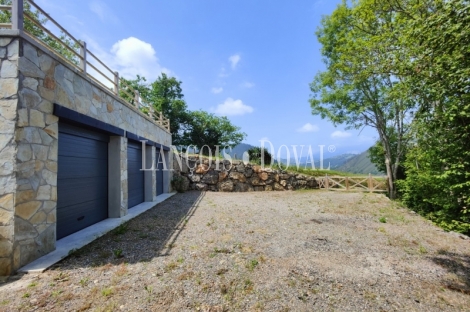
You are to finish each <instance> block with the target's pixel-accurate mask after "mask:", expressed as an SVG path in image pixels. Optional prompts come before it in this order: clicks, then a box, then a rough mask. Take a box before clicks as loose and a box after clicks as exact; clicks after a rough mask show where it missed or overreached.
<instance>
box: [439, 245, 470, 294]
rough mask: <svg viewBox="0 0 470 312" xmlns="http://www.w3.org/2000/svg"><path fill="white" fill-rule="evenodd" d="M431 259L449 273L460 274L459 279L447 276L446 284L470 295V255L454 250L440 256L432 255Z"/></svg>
mask: <svg viewBox="0 0 470 312" xmlns="http://www.w3.org/2000/svg"><path fill="white" fill-rule="evenodd" d="M431 260H432V261H433V262H435V263H436V264H438V265H440V266H441V267H443V268H445V269H446V270H447V271H449V273H454V274H455V275H457V276H458V280H454V279H450V278H445V279H444V280H443V283H444V286H445V287H446V288H448V289H450V290H453V291H458V292H462V293H465V294H467V295H470V257H469V256H467V255H462V254H458V253H453V252H443V253H442V254H441V255H439V256H435V257H431Z"/></svg>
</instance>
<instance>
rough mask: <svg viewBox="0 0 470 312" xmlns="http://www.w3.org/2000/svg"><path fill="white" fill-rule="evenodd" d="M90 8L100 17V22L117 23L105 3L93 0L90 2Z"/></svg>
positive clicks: (116, 19)
mask: <svg viewBox="0 0 470 312" xmlns="http://www.w3.org/2000/svg"><path fill="white" fill-rule="evenodd" d="M89 7H90V10H91V11H92V12H93V13H95V14H96V15H98V17H99V18H100V20H101V22H103V23H105V22H108V21H109V22H112V23H117V22H118V18H117V17H116V16H115V15H114V14H113V13H112V10H111V8H110V7H109V6H108V5H106V3H104V2H102V1H99V0H94V1H92V2H90V5H89Z"/></svg>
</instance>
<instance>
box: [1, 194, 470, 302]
mask: <svg viewBox="0 0 470 312" xmlns="http://www.w3.org/2000/svg"><path fill="white" fill-rule="evenodd" d="M0 310H1V311H17V310H20V311H33V310H34V311H86V310H91V311H313V310H314V311H393V310H400V311H469V310H470V240H468V239H465V237H463V236H462V237H459V236H458V235H456V234H451V233H445V232H443V231H442V230H440V229H439V228H437V227H435V226H434V225H432V224H430V223H429V222H428V221H426V220H424V219H422V218H421V217H420V216H418V215H416V214H414V213H412V212H410V211H408V210H405V209H402V208H400V207H397V205H396V204H394V203H392V202H390V201H389V200H388V199H387V198H386V197H385V196H383V195H376V194H362V193H346V192H332V191H330V192H327V191H319V190H313V191H297V192H262V193H261V192H260V193H257V192H255V193H200V192H188V193H184V194H177V195H175V196H173V197H172V198H170V199H169V200H167V201H165V202H164V203H161V204H159V205H158V206H156V207H155V208H153V209H151V210H149V211H148V212H146V213H144V214H143V215H141V216H139V217H138V218H136V219H134V220H132V221H130V222H128V223H127V224H126V225H124V226H121V227H120V228H118V229H116V230H115V231H113V232H112V233H109V234H108V235H106V236H104V237H102V238H100V239H98V240H97V241H95V242H93V243H92V244H90V245H88V246H86V247H84V248H82V249H81V250H78V251H76V252H74V253H73V254H72V255H71V256H69V257H68V258H67V259H65V260H63V261H62V262H60V263H58V264H56V265H55V266H54V267H52V268H51V269H49V270H47V271H46V272H44V273H42V274H38V275H32V274H26V275H18V276H14V277H11V278H10V279H9V280H8V281H7V282H6V283H4V284H2V285H0Z"/></svg>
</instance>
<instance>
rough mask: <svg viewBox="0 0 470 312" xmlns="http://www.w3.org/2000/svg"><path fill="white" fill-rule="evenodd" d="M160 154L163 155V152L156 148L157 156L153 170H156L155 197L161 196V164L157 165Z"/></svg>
mask: <svg viewBox="0 0 470 312" xmlns="http://www.w3.org/2000/svg"><path fill="white" fill-rule="evenodd" d="M160 153H163V150H162V149H160V148H158V147H157V154H156V155H155V156H156V164H155V168H157V169H158V170H157V196H158V195H160V194H163V163H159V161H162V160H160V157H161V156H160Z"/></svg>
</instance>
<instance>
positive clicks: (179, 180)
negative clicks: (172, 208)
mask: <svg viewBox="0 0 470 312" xmlns="http://www.w3.org/2000/svg"><path fill="white" fill-rule="evenodd" d="M187 182H188V181H187V179H186V178H185V177H183V176H180V175H175V176H173V179H172V180H171V186H172V187H173V189H174V190H176V191H177V192H178V193H184V192H185V191H186V189H187Z"/></svg>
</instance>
